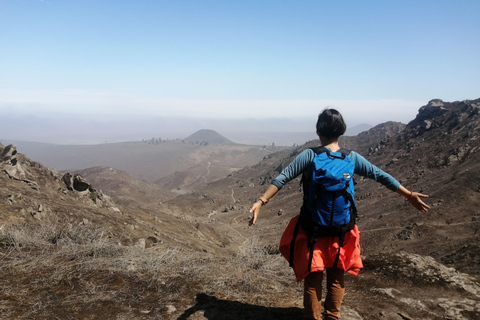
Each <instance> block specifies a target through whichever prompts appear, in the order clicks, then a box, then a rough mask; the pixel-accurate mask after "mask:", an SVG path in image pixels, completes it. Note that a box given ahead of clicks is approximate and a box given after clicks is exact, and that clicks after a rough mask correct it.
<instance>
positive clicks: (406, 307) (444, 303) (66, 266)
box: [0, 100, 480, 320]
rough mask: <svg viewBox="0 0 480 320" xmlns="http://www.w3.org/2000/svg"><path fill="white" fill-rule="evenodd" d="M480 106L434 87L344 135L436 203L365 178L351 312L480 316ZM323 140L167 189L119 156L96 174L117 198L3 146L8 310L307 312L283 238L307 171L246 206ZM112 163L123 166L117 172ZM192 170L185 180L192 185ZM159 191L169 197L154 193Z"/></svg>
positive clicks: (10, 315) (190, 314) (134, 314)
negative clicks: (423, 208)
mask: <svg viewBox="0 0 480 320" xmlns="http://www.w3.org/2000/svg"><path fill="white" fill-rule="evenodd" d="M479 110H480V101H479V100H475V101H463V102H455V103H446V102H442V101H437V100H433V101H431V102H430V103H429V104H428V105H426V106H424V107H422V108H421V109H420V111H419V114H418V116H417V118H416V119H414V120H413V121H412V122H410V123H409V124H408V125H407V126H404V125H402V124H398V123H394V122H392V123H386V124H382V125H380V126H377V127H375V128H372V129H371V130H369V131H368V132H365V133H362V134H360V135H359V136H356V137H346V138H344V139H343V140H342V144H343V146H344V147H347V148H350V149H354V150H356V151H358V152H359V153H361V154H363V155H364V156H366V157H367V159H369V160H370V161H371V162H372V163H374V164H376V165H378V166H379V167H381V168H382V169H384V170H386V171H387V172H389V173H391V174H392V175H393V176H395V177H396V178H397V179H399V180H400V181H401V182H402V184H403V185H405V186H406V187H407V188H409V189H412V190H415V191H421V192H423V193H426V194H429V195H430V198H429V199H428V200H427V202H428V203H429V204H430V205H431V206H432V209H431V210H430V211H429V212H428V213H419V212H418V211H416V210H415V209H413V208H412V207H410V206H409V205H407V204H405V203H404V201H403V200H402V199H401V198H400V197H399V196H398V195H397V194H395V193H392V192H390V191H388V190H386V189H385V188H383V187H381V186H379V185H377V184H376V183H374V182H372V181H367V180H363V179H357V186H356V199H357V205H358V209H359V212H360V219H359V221H358V225H359V228H360V230H361V231H362V241H361V245H362V250H363V260H364V265H365V268H364V269H363V270H362V271H361V273H360V275H359V276H358V277H353V276H348V277H347V294H346V296H345V300H344V307H343V310H342V314H343V317H344V318H345V319H354V320H355V319H478V318H479V317H480V307H479V306H480V287H479V285H478V282H479V263H480V258H479V255H478V252H479V248H480V241H479V237H478V232H479V223H478V219H479V214H480V211H479V209H478V208H479V201H480V197H479V193H480V182H479V181H480V180H479V175H480V170H479V169H480V168H479V163H480V162H479V160H480V159H479V155H480V153H479V150H480V145H479V141H480V139H479V137H480V130H479V129H480V119H479V117H480V115H479ZM316 144H317V142H316V141H312V142H311V143H309V144H307V145H305V146H301V147H299V148H294V149H290V150H283V151H280V152H277V153H273V154H270V155H269V156H267V157H265V159H264V160H262V161H261V162H259V163H258V164H256V165H253V166H247V167H245V168H243V169H240V170H237V171H234V172H230V173H228V175H227V176H226V177H225V178H224V179H218V180H215V181H211V182H208V183H206V184H205V185H203V186H202V188H201V189H197V190H195V191H191V190H192V189H193V188H192V189H190V190H189V191H187V192H185V193H184V194H182V195H181V196H178V197H175V198H171V199H170V196H171V193H169V192H170V191H171V190H170V191H165V190H164V189H160V188H158V186H151V185H145V184H144V183H143V182H142V183H140V182H135V178H133V177H128V179H127V178H125V174H124V173H120V172H117V170H116V169H110V168H103V169H99V168H97V169H96V170H98V171H96V172H92V173H89V174H90V177H89V179H88V180H89V181H90V182H92V181H93V177H94V176H98V179H99V180H98V185H100V184H101V183H105V184H104V185H102V188H101V189H102V191H103V192H104V193H106V194H108V195H110V196H111V197H112V199H113V201H110V200H109V198H108V197H107V196H104V197H103V198H102V199H98V198H95V197H92V194H91V193H81V192H76V191H72V190H66V188H65V185H64V184H63V182H62V180H61V175H60V174H58V173H56V172H55V171H54V170H50V169H47V168H45V167H43V166H42V165H40V164H38V163H36V162H33V161H31V160H29V159H26V158H25V157H23V156H22V155H18V163H19V164H21V165H22V169H23V171H24V172H25V176H24V177H20V178H18V177H17V179H16V178H12V176H11V175H8V174H7V172H10V173H11V172H12V171H11V170H10V169H9V168H10V167H8V165H10V166H11V163H10V164H6V163H5V162H3V165H2V166H3V167H2V168H3V169H0V171H1V172H0V201H1V202H0V219H1V222H0V267H1V269H2V273H1V276H0V277H1V281H2V288H1V290H0V318H2V319H209V320H218V319H295V318H299V317H301V314H302V311H301V304H302V301H301V299H302V285H301V284H297V283H295V281H294V278H293V273H292V272H291V270H290V269H289V268H288V265H287V263H286V262H285V261H284V259H283V258H282V257H281V256H280V255H279V253H278V249H277V244H278V241H279V238H280V236H281V233H282V231H283V229H284V228H285V226H286V224H287V223H288V221H289V220H290V219H291V218H292V217H293V216H295V215H296V214H297V213H298V208H299V206H300V201H301V190H300V186H299V179H298V178H297V179H295V180H294V181H291V182H290V183H289V184H288V185H287V186H285V187H284V188H283V189H282V190H281V191H280V192H279V194H278V195H277V196H276V197H275V198H274V199H272V201H271V202H270V203H269V204H268V205H266V206H265V207H264V208H263V210H262V212H261V216H260V218H259V221H258V223H257V224H256V225H255V226H252V227H248V226H247V221H248V219H249V216H250V214H249V212H248V209H249V207H250V206H251V204H252V203H253V202H254V201H255V199H256V198H257V197H258V196H260V195H261V194H262V193H263V192H264V190H265V189H266V187H267V186H268V184H269V183H270V181H271V180H272V179H273V178H274V177H275V176H276V175H277V174H278V173H279V171H280V170H281V169H282V168H283V167H284V166H285V165H287V164H288V163H289V162H290V161H291V160H292V159H293V158H294V157H295V156H296V155H297V154H298V153H299V152H301V150H303V149H305V148H306V147H309V146H313V145H316ZM5 168H7V169H8V170H6V169H5ZM112 170H113V171H112ZM17 172H21V170H17ZM114 173H118V176H119V178H118V181H120V182H115V180H116V179H115V177H114V176H112V177H110V178H108V179H106V178H107V177H108V175H111V174H114ZM85 175H87V172H85ZM185 176H188V175H185ZM198 176H200V175H198ZM100 177H105V180H104V181H105V182H102V180H103V179H101V178H100ZM121 177H123V178H121ZM90 179H92V180H90ZM172 180H173V179H172ZM193 180H194V181H198V180H199V179H198V178H197V179H196V180H195V179H193ZM122 181H130V182H132V183H136V184H134V187H131V186H129V185H128V183H125V182H122ZM182 181H186V180H185V179H184V180H182ZM96 183H97V182H96ZM96 183H93V182H92V185H94V186H95V185H96ZM182 183H184V184H181V185H176V186H175V188H177V191H178V188H179V187H180V189H182V188H183V186H185V188H186V189H187V190H188V188H189V184H188V183H186V182H182ZM107 187H108V188H107ZM97 188H98V187H97ZM106 190H111V191H112V192H111V193H110V192H107V191H106ZM114 190H115V191H116V192H113V191H114ZM174 191H175V190H174ZM142 193H143V194H142ZM156 197H158V199H161V201H157V202H150V199H152V198H156ZM169 199H170V200H169Z"/></svg>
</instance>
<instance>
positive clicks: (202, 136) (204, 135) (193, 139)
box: [183, 129, 235, 145]
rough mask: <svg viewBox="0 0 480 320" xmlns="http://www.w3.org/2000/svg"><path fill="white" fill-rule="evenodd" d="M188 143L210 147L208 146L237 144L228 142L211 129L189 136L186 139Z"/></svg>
mask: <svg viewBox="0 0 480 320" xmlns="http://www.w3.org/2000/svg"><path fill="white" fill-rule="evenodd" d="M183 140H184V141H186V142H190V143H192V144H201V145H208V144H235V143H234V142H232V141H230V140H228V139H227V138H225V137H224V136H222V135H221V134H219V133H218V132H216V131H215V130H209V129H202V130H198V131H197V132H195V133H194V134H192V135H189V136H188V137H186V138H185V139H183Z"/></svg>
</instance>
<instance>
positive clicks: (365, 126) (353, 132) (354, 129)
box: [345, 123, 372, 136]
mask: <svg viewBox="0 0 480 320" xmlns="http://www.w3.org/2000/svg"><path fill="white" fill-rule="evenodd" d="M371 128H372V126H371V125H369V124H367V123H361V124H359V125H356V126H353V127H351V128H350V127H347V132H345V135H346V136H356V135H357V134H359V133H361V132H364V131H367V130H370V129H371Z"/></svg>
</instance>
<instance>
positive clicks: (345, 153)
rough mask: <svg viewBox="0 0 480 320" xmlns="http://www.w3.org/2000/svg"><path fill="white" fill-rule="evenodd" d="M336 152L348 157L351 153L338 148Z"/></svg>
mask: <svg viewBox="0 0 480 320" xmlns="http://www.w3.org/2000/svg"><path fill="white" fill-rule="evenodd" d="M337 152H340V153H341V154H343V155H346V156H348V155H349V154H350V152H352V151H351V150H348V149H343V148H340V149H338V150H337Z"/></svg>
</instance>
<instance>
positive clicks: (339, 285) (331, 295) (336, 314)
mask: <svg viewBox="0 0 480 320" xmlns="http://www.w3.org/2000/svg"><path fill="white" fill-rule="evenodd" d="M345 130H346V124H345V122H344V120H343V117H342V115H341V114H340V113H339V112H338V111H337V110H335V109H325V110H324V111H323V112H322V113H320V115H319V116H318V121H317V135H318V136H319V138H320V142H321V144H322V146H324V147H326V148H327V149H328V150H329V151H330V152H337V151H339V150H340V146H339V144H338V139H339V137H340V136H341V135H343V134H344V133H345ZM315 156H316V154H315V152H314V151H313V150H311V149H307V150H304V151H303V152H302V153H300V154H299V155H298V156H297V157H296V158H295V160H293V162H292V163H290V164H289V165H288V166H287V167H286V168H285V169H283V171H282V172H281V173H280V174H279V175H278V176H277V177H276V178H275V179H274V180H273V181H272V184H271V185H270V186H269V187H268V189H267V191H266V192H265V193H264V194H263V196H261V197H260V198H259V200H258V201H257V202H256V203H254V204H253V206H252V208H251V209H250V212H251V213H252V218H251V220H250V221H249V224H250V225H252V224H255V222H256V221H257V218H258V214H259V212H260V208H261V207H262V206H263V205H265V204H266V203H267V202H268V201H269V200H270V199H271V198H272V197H273V196H274V195H275V194H276V193H277V192H278V191H279V190H280V189H281V188H282V187H283V186H284V185H285V184H286V183H287V182H289V181H290V180H292V179H294V178H296V177H297V176H299V175H300V174H303V173H305V172H306V171H308V170H311V166H310V164H311V162H312V161H313V158H314V157H315ZM348 157H349V158H350V159H351V160H352V161H354V163H355V169H354V173H355V174H358V175H361V176H364V177H368V178H371V179H374V180H375V181H377V182H379V183H381V184H382V185H384V186H385V187H387V188H388V189H390V190H392V191H395V192H397V193H398V194H400V195H402V196H404V197H405V198H406V199H407V200H408V201H409V202H410V203H411V204H412V205H413V206H414V207H415V208H416V209H418V210H419V211H421V212H427V211H428V210H429V209H430V207H429V206H428V205H427V204H425V203H424V202H423V201H422V199H421V198H428V196H427V195H424V194H420V193H418V192H413V191H409V190H407V189H406V188H405V187H403V186H402V185H400V183H399V182H398V181H397V180H396V179H395V178H393V177H392V176H391V175H389V174H388V173H386V172H384V171H382V170H380V169H379V168H378V167H376V166H374V165H372V164H371V163H370V162H368V161H367V160H366V159H365V158H363V157H362V156H361V155H359V154H358V153H356V152H354V151H351V152H350V154H349V155H348ZM307 174H308V172H307ZM304 197H306V196H304ZM296 219H298V217H296V218H294V219H292V221H291V222H290V224H289V226H288V227H287V230H286V232H285V233H284V236H283V237H282V240H281V244H280V251H282V248H284V247H285V244H286V243H289V241H290V240H291V236H290V235H291V230H292V228H293V225H294V224H295V222H296ZM302 232H303V235H302V236H303V239H305V238H306V236H305V232H304V231H303V230H302V229H300V233H302ZM287 234H288V236H287ZM302 236H301V237H299V239H302ZM359 237H360V232H359V231H358V228H357V227H356V226H355V228H354V229H353V230H351V231H349V232H348V233H347V234H346V235H345V239H344V242H345V243H347V244H350V247H349V248H342V250H343V251H342V255H341V258H340V260H341V261H340V263H338V264H337V261H335V263H334V262H333V260H335V259H334V257H333V256H332V255H331V254H329V252H336V250H337V249H338V250H340V248H339V247H340V246H339V238H338V237H319V238H318V239H317V243H316V244H315V247H314V253H313V256H314V264H315V265H312V266H311V272H310V271H308V272H307V271H306V270H298V269H297V270H295V268H294V271H295V273H296V275H297V280H298V281H300V280H302V279H305V282H304V317H305V319H322V315H321V299H322V281H323V270H326V274H327V296H326V298H325V305H324V309H325V310H324V317H325V318H324V319H340V306H341V303H342V300H343V295H344V293H345V287H344V273H345V271H347V272H349V273H352V274H354V275H356V274H358V272H359V270H360V268H361V267H362V263H361V258H360V246H359V245H358V242H359ZM284 238H286V239H284ZM296 241H300V240H296ZM296 243H297V242H296ZM296 246H297V245H296ZM334 249H335V250H334ZM338 252H340V251H338ZM282 254H283V255H284V256H285V257H287V256H288V255H286V254H285V253H284V252H283V251H282ZM297 256H298V257H302V258H301V259H304V258H303V257H305V259H307V258H308V254H307V253H305V252H304V253H302V254H299V255H297ZM297 256H295V257H296V258H295V259H297ZM337 259H338V258H337ZM300 262H302V261H300ZM295 263H297V261H296V262H295ZM303 265H305V263H303ZM334 265H335V266H336V267H333V266H334Z"/></svg>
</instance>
